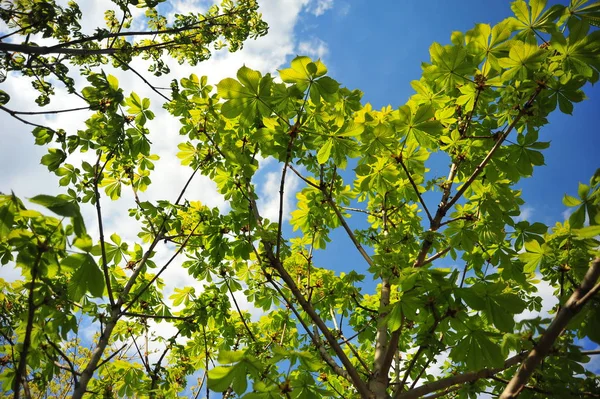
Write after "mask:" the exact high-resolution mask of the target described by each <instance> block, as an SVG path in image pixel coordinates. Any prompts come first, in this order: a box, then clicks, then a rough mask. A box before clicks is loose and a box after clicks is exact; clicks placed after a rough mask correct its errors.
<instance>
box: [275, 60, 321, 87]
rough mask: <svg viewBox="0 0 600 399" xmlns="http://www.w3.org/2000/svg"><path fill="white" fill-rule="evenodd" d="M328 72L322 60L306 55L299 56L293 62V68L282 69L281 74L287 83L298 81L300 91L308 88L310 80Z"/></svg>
mask: <svg viewBox="0 0 600 399" xmlns="http://www.w3.org/2000/svg"><path fill="white" fill-rule="evenodd" d="M326 73H327V68H326V67H325V65H323V63H322V62H321V61H318V60H317V61H315V62H313V61H311V59H310V58H308V57H305V56H298V57H296V58H294V59H293V60H292V62H291V68H286V69H281V70H280V71H279V76H280V77H281V80H283V81H284V82H285V83H296V84H297V85H298V88H299V89H300V91H304V90H306V88H307V87H308V84H309V82H311V81H312V80H313V79H315V78H318V77H320V76H323V75H325V74H326Z"/></svg>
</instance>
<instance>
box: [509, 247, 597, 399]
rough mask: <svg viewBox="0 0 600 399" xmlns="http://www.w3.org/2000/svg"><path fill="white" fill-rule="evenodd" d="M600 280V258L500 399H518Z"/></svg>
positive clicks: (595, 291)
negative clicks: (532, 375)
mask: <svg viewBox="0 0 600 399" xmlns="http://www.w3.org/2000/svg"><path fill="white" fill-rule="evenodd" d="M598 278H600V258H596V259H594V261H593V262H592V264H591V266H590V268H589V270H588V271H587V273H586V274H585V277H584V278H583V281H582V282H581V284H580V285H579V287H578V288H577V289H576V290H575V292H573V294H572V295H571V297H570V298H569V300H568V301H567V303H566V304H565V306H564V307H563V308H562V309H561V310H560V312H558V314H557V315H556V317H555V318H554V320H553V321H552V323H550V326H548V329H547V330H546V332H544V334H543V335H542V338H541V339H540V340H539V342H538V343H537V345H536V346H535V347H534V348H533V350H532V351H531V352H529V354H528V355H527V358H526V359H525V361H524V362H523V364H522V365H521V367H519V370H518V371H517V373H516V374H515V375H514V376H513V378H512V379H511V380H510V383H509V384H508V385H507V386H506V388H505V389H504V392H502V395H500V399H510V398H516V397H517V396H518V395H519V393H520V392H521V391H522V390H523V388H524V387H525V384H526V383H527V381H528V380H529V377H531V374H533V371H534V370H535V368H536V367H537V366H538V365H539V364H540V363H541V362H542V360H543V359H544V358H545V357H546V356H547V355H548V353H549V352H550V349H552V345H554V342H555V341H556V339H557V338H558V337H559V335H560V334H561V333H562V331H563V330H564V328H565V327H566V326H567V324H568V323H569V321H571V319H572V318H573V317H575V315H577V313H579V312H580V311H581V309H582V308H583V306H584V305H585V304H586V303H587V302H588V301H589V299H590V298H591V297H592V295H594V294H595V293H597V292H598V289H599V288H600V284H599V285H596V282H597V281H598Z"/></svg>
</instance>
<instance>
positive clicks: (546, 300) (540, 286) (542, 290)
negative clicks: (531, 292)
mask: <svg viewBox="0 0 600 399" xmlns="http://www.w3.org/2000/svg"><path fill="white" fill-rule="evenodd" d="M537 278H538V280H539V281H540V282H539V283H537V284H536V288H537V290H538V295H539V296H540V297H541V298H542V310H541V311H540V312H534V311H531V310H525V311H524V312H523V313H521V314H518V315H516V316H515V320H516V321H521V320H526V319H533V318H536V317H538V316H539V317H542V318H548V317H552V316H551V315H550V311H551V310H552V309H554V307H555V306H556V305H557V304H558V298H557V297H556V295H554V288H553V287H552V286H551V285H550V283H548V282H547V281H544V280H543V279H542V276H541V275H538V277H537Z"/></svg>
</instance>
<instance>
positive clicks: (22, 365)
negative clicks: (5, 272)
mask: <svg viewBox="0 0 600 399" xmlns="http://www.w3.org/2000/svg"><path fill="white" fill-rule="evenodd" d="M41 258H42V251H41V250H38V254H37V256H36V259H35V262H34V263H33V267H32V268H31V282H30V283H29V295H28V297H27V326H26V327H25V339H24V340H23V349H21V353H20V357H19V366H18V368H17V373H16V375H15V381H14V388H13V392H14V399H19V395H20V393H21V389H20V385H21V383H22V382H23V381H24V380H25V379H26V371H27V354H28V352H29V347H30V346H31V333H32V331H33V318H34V316H35V300H34V290H35V279H36V278H37V272H38V270H37V269H38V266H39V263H40V259H41Z"/></svg>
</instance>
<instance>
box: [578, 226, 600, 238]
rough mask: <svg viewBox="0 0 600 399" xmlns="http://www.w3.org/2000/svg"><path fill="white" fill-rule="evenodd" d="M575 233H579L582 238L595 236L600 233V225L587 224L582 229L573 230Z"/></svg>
mask: <svg viewBox="0 0 600 399" xmlns="http://www.w3.org/2000/svg"><path fill="white" fill-rule="evenodd" d="M573 233H575V234H577V235H578V236H579V237H581V238H594V237H597V236H599V235H600V225H596V226H586V227H584V228H581V229H575V230H573Z"/></svg>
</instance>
